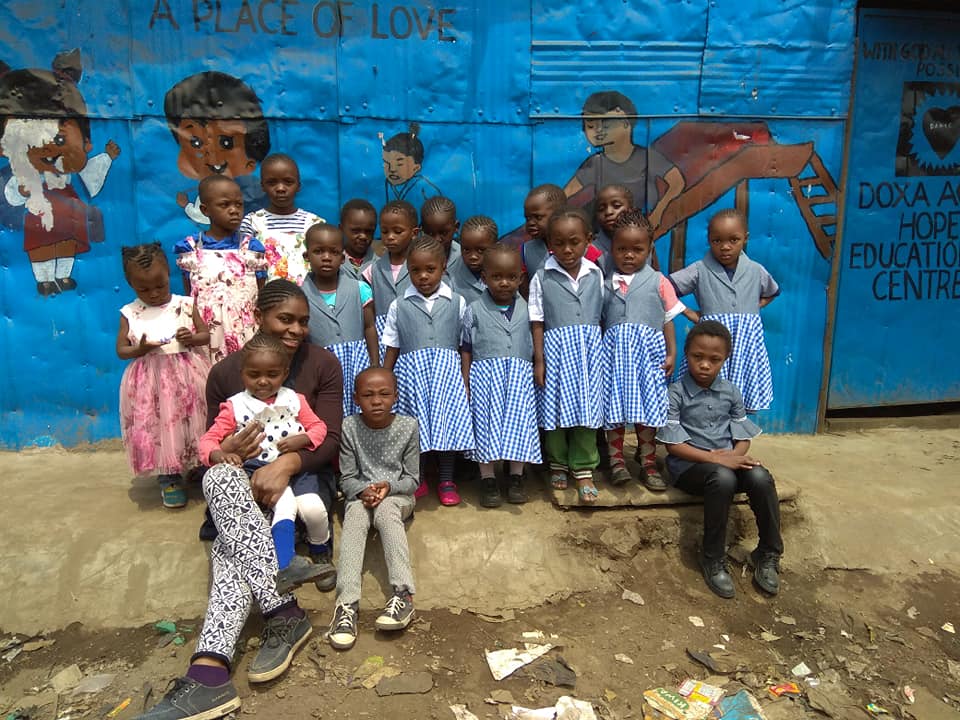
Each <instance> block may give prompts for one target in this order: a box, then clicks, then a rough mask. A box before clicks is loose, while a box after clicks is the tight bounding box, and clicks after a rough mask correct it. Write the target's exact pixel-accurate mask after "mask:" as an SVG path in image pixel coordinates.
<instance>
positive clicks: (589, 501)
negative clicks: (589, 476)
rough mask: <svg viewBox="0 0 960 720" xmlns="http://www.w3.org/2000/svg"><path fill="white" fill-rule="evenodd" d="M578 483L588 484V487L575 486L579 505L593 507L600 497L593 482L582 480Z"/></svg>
mask: <svg viewBox="0 0 960 720" xmlns="http://www.w3.org/2000/svg"><path fill="white" fill-rule="evenodd" d="M579 482H585V483H590V484H589V485H580V484H578V485H577V497H579V498H580V504H581V505H593V504H594V503H596V502H597V498H598V497H599V496H600V491H599V490H597V488H596V487H595V486H594V484H593V480H582V481H579Z"/></svg>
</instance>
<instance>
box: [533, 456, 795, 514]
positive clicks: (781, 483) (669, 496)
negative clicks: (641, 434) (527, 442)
mask: <svg viewBox="0 0 960 720" xmlns="http://www.w3.org/2000/svg"><path fill="white" fill-rule="evenodd" d="M632 450H633V449H632V448H631V449H630V453H629V456H630V458H631V459H628V460H627V469H628V470H630V473H631V474H632V475H633V476H634V477H639V476H640V466H639V465H637V463H635V462H634V461H633V459H632V455H633V452H632ZM624 455H627V449H626V448H624ZM658 459H659V458H658ZM658 464H659V463H658ZM661 469H662V471H663V473H664V476H665V477H667V476H668V475H667V472H666V470H665V469H663V468H661ZM593 477H594V484H596V486H597V489H598V490H599V491H600V495H599V496H598V497H597V500H596V502H595V503H593V504H592V505H590V507H604V508H615V507H663V506H671V505H702V504H703V498H700V497H697V496H695V495H688V494H687V493H685V492H683V490H678V489H677V488H674V487H670V488H667V490H666V491H665V492H660V493H655V492H650V491H649V490H647V488H646V487H644V486H643V484H642V483H640V482H639V481H632V482H628V483H627V484H626V485H621V486H619V487H617V486H615V485H611V484H610V482H609V478H608V476H607V474H606V473H605V472H602V471H599V470H598V471H595V472H594V474H593ZM543 480H544V483H545V484H546V486H547V492H548V493H549V495H550V498H551V499H552V500H553V503H554V505H557V506H558V507H561V508H573V507H577V508H580V507H583V504H582V503H581V502H580V498H579V496H578V495H577V488H576V485H575V484H573V483H571V484H570V486H569V487H568V488H567V489H566V490H557V489H555V488H552V487H550V483H549V481H548V479H547V478H546V476H544V478H543ZM776 480H777V492H778V493H779V495H780V502H781V503H783V502H789V501H793V500H795V499H796V498H797V496H798V495H799V493H800V490H799V488H798V486H797V485H796V484H795V483H792V482H791V481H790V480H789V478H784V477H783V476H782V474H781V473H777V475H776ZM746 501H747V496H746V495H744V494H742V493H740V494H738V495H737V496H736V498H735V499H734V502H736V503H745V502H746Z"/></svg>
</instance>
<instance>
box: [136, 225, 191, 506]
mask: <svg viewBox="0 0 960 720" xmlns="http://www.w3.org/2000/svg"><path fill="white" fill-rule="evenodd" d="M123 272H124V275H125V276H126V278H127V282H128V283H129V284H130V287H131V288H133V290H134V292H136V294H137V299H136V300H134V301H133V302H131V303H128V304H126V305H124V306H123V307H122V308H121V309H120V329H119V331H118V333H117V355H118V356H119V357H120V359H121V360H133V362H131V363H130V364H129V365H128V366H127V369H126V370H125V371H124V373H123V379H122V380H121V381H120V429H121V432H122V435H123V445H124V448H126V451H127V459H128V460H129V461H130V469H131V470H132V471H133V473H134V474H135V475H138V476H139V475H154V474H155V475H158V476H159V478H158V479H159V481H160V490H161V494H162V497H163V504H164V506H166V507H183V506H184V505H186V503H187V496H186V493H185V491H184V489H183V479H182V478H183V473H185V472H186V471H188V470H190V469H191V468H193V467H195V466H196V465H198V464H199V462H200V460H199V457H198V455H197V452H198V449H197V442H198V441H199V439H200V436H201V435H203V432H204V430H205V429H206V419H207V405H206V402H205V399H204V397H205V396H204V388H205V385H206V382H207V372H208V371H209V370H210V360H209V358H208V357H207V353H206V351H205V350H203V349H202V346H204V345H206V344H207V342H208V341H209V340H210V333H209V332H208V330H207V326H206V324H205V323H204V322H203V320H202V319H201V318H200V313H199V312H197V309H196V306H195V305H194V301H193V298H189V297H185V296H183V295H171V294H170V266H169V265H168V264H167V258H166V257H165V256H164V254H163V250H162V249H161V247H160V243H153V244H151V245H137V246H135V247H125V248H123Z"/></svg>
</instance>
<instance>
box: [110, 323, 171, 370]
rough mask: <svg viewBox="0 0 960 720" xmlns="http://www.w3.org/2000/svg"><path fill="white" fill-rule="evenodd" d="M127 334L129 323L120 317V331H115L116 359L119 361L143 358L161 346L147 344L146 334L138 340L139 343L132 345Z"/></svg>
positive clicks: (160, 344) (159, 344)
mask: <svg viewBox="0 0 960 720" xmlns="http://www.w3.org/2000/svg"><path fill="white" fill-rule="evenodd" d="M129 333H130V323H129V322H128V321H127V319H126V318H125V317H124V316H123V315H121V316H120V329H119V330H118V331H117V357H119V358H120V359H121V360H133V359H134V358H138V357H143V356H144V355H146V354H147V353H148V352H150V351H151V350H155V349H156V348H158V347H162V346H163V343H158V342H149V341H148V340H147V336H146V334H144V335H143V337H141V338H140V342H139V343H137V344H136V345H134V344H133V343H131V342H130V339H129V338H128V337H127V335H128V334H129Z"/></svg>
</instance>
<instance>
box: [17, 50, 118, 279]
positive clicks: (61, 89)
mask: <svg viewBox="0 0 960 720" xmlns="http://www.w3.org/2000/svg"><path fill="white" fill-rule="evenodd" d="M82 75H83V64H82V59H81V54H80V51H79V50H76V49H74V50H70V51H68V52H62V53H59V54H58V55H57V56H56V57H54V59H53V63H52V66H51V69H50V70H46V69H42V68H20V69H11V68H10V67H9V66H8V65H6V64H5V63H3V62H0V154H2V156H3V157H5V158H6V159H7V161H8V163H9V164H8V166H7V167H6V168H5V169H4V170H3V171H2V172H0V180H2V181H3V202H5V203H6V205H7V206H6V207H4V208H3V210H2V212H0V218H2V219H3V221H4V224H5V225H6V227H7V228H9V229H11V230H14V231H21V232H22V233H23V249H24V251H25V252H26V254H27V257H28V258H29V260H30V269H31V270H32V272H33V277H34V280H35V281H36V289H37V293H39V294H40V295H42V296H51V295H59V294H60V293H62V292H66V291H69V290H75V289H76V287H77V280H76V279H75V278H74V277H73V270H74V261H75V259H76V257H77V255H80V254H82V253H86V252H89V250H90V244H91V243H96V242H102V241H103V240H104V225H103V214H102V212H101V211H100V209H99V208H97V207H96V206H94V205H93V204H91V200H92V198H94V197H96V196H97V195H98V194H99V193H100V190H101V189H102V188H103V185H104V183H105V182H106V179H107V175H108V173H109V172H110V167H111V165H112V164H113V161H114V160H116V158H117V156H118V155H119V154H120V147H119V145H118V144H117V143H116V142H114V141H113V140H110V141H109V142H107V144H106V146H105V147H104V149H103V151H102V152H99V153H97V154H95V155H92V156H91V155H90V153H91V152H92V151H93V143H92V142H91V139H90V119H89V118H88V117H87V104H86V102H85V100H84V98H83V94H82V92H81V91H80V87H79V83H80V80H81V77H82Z"/></svg>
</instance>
